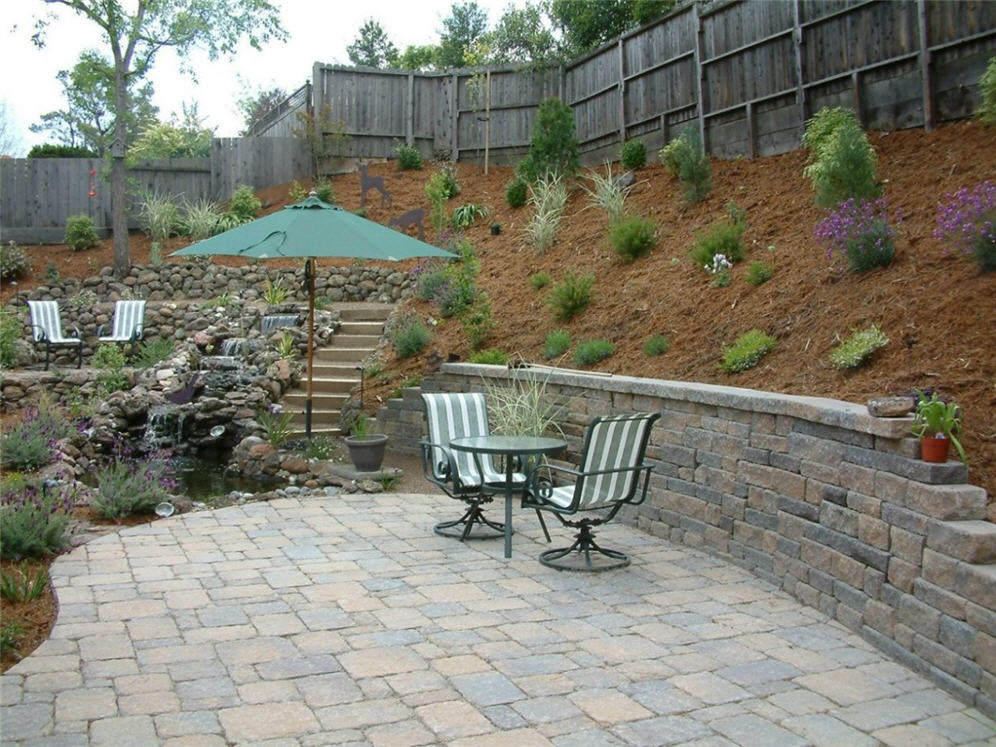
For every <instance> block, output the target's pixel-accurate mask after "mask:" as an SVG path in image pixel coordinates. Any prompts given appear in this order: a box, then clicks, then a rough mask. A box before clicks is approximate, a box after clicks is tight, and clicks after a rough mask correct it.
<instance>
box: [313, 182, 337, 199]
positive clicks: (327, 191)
mask: <svg viewBox="0 0 996 747" xmlns="http://www.w3.org/2000/svg"><path fill="white" fill-rule="evenodd" d="M315 197H317V198H318V199H319V200H321V201H322V202H327V203H328V204H329V205H334V204H335V194H334V193H333V191H332V182H330V181H328V180H327V179H323V180H322V181H320V182H318V183H317V184H316V185H315Z"/></svg>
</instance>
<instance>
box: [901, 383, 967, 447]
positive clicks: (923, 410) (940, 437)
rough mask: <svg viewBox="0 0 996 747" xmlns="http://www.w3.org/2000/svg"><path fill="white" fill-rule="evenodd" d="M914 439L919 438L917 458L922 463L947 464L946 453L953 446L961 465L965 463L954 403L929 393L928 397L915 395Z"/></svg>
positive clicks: (920, 394) (956, 409)
mask: <svg viewBox="0 0 996 747" xmlns="http://www.w3.org/2000/svg"><path fill="white" fill-rule="evenodd" d="M917 399H918V401H917V405H916V412H915V413H914V420H913V435H915V436H919V437H920V458H921V459H923V461H925V462H946V461H947V460H948V450H949V448H950V446H951V445H954V447H955V450H956V451H957V452H958V456H959V457H960V458H961V461H963V462H964V461H966V458H965V449H964V448H963V447H962V445H961V441H959V440H958V434H959V433H961V417H960V411H959V409H958V405H957V403H955V402H944V401H943V400H941V399H940V398H938V396H937V392H932V393H931V395H930V397H928V396H927V395H926V394H924V393H923V392H918V393H917Z"/></svg>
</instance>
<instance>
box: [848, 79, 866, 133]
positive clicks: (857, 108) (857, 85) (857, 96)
mask: <svg viewBox="0 0 996 747" xmlns="http://www.w3.org/2000/svg"><path fill="white" fill-rule="evenodd" d="M851 95H852V96H853V97H854V113H855V114H856V115H857V117H858V124H860V125H861V127H862V128H864V126H865V113H864V107H863V106H862V105H861V71H860V70H855V71H854V72H853V73H851Z"/></svg>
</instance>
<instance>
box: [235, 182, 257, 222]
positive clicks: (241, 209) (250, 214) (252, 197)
mask: <svg viewBox="0 0 996 747" xmlns="http://www.w3.org/2000/svg"><path fill="white" fill-rule="evenodd" d="M262 207H263V203H262V202H260V200H259V198H258V197H257V196H256V193H255V192H253V190H252V187H250V186H248V185H246V184H240V185H239V186H238V187H236V188H235V191H234V192H232V197H231V199H230V200H229V201H228V212H229V213H231V214H232V215H234V216H235V218H236V220H237V221H238V223H248V222H249V221H251V220H252V219H253V218H255V217H256V213H258V212H259V211H260V208H262Z"/></svg>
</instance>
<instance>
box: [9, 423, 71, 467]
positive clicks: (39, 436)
mask: <svg viewBox="0 0 996 747" xmlns="http://www.w3.org/2000/svg"><path fill="white" fill-rule="evenodd" d="M72 431H73V428H72V425H71V424H70V423H69V421H67V420H66V419H65V418H64V417H62V414H61V413H60V412H59V411H58V410H56V409H55V408H49V407H43V408H29V409H27V410H25V412H24V415H23V417H22V418H21V419H20V420H19V421H17V422H16V423H14V424H13V425H12V426H10V427H9V428H7V429H5V431H4V433H3V436H2V437H0V465H2V466H3V467H4V468H5V469H15V470H28V471H30V470H35V469H38V468H39V467H44V466H45V465H46V464H51V463H52V462H55V461H57V460H58V458H59V446H58V442H59V440H60V439H63V438H67V437H68V436H70V435H71V434H72Z"/></svg>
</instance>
